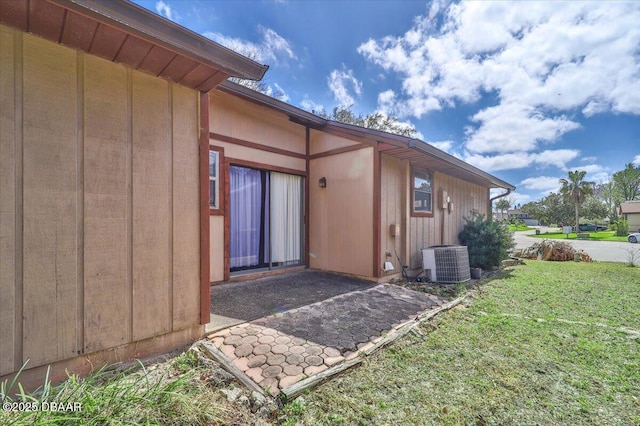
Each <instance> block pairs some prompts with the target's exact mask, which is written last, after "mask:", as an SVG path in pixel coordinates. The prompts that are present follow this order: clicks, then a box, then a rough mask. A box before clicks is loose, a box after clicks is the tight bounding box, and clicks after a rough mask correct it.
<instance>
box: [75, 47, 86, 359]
mask: <svg viewBox="0 0 640 426" xmlns="http://www.w3.org/2000/svg"><path fill="white" fill-rule="evenodd" d="M76 58H77V59H76V62H77V74H76V75H77V86H76V97H77V100H76V108H77V112H76V117H77V130H76V137H77V144H76V163H77V165H76V173H77V175H76V185H77V188H76V209H77V210H76V250H77V254H76V256H77V260H76V273H77V278H76V281H77V284H76V310H77V318H76V353H77V354H78V355H80V354H81V353H83V352H84V54H83V53H81V52H77V53H76Z"/></svg>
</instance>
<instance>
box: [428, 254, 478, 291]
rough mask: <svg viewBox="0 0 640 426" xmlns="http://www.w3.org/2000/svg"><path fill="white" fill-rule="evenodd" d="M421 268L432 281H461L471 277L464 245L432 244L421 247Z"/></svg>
mask: <svg viewBox="0 0 640 426" xmlns="http://www.w3.org/2000/svg"><path fill="white" fill-rule="evenodd" d="M422 268H423V269H424V270H425V272H426V275H427V277H428V278H429V279H430V280H431V281H432V282H438V283H461V282H465V281H469V280H470V279H471V271H470V269H469V252H468V251H467V247H466V246H432V247H429V248H426V249H422Z"/></svg>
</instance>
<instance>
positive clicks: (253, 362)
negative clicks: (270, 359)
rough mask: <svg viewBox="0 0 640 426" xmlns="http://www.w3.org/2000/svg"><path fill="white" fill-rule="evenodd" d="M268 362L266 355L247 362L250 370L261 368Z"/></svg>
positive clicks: (257, 356)
mask: <svg viewBox="0 0 640 426" xmlns="http://www.w3.org/2000/svg"><path fill="white" fill-rule="evenodd" d="M266 362H267V357H266V356H264V355H256V356H254V357H253V358H251V359H250V360H249V362H247V366H248V367H249V368H255V367H260V366H261V365H263V364H264V363H266Z"/></svg>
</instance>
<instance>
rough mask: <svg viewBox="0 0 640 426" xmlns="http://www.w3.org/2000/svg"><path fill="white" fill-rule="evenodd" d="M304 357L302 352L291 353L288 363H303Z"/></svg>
mask: <svg viewBox="0 0 640 426" xmlns="http://www.w3.org/2000/svg"><path fill="white" fill-rule="evenodd" d="M302 362H304V357H303V356H302V355H300V354H291V355H289V356H288V357H287V363H288V364H292V365H298V364H302Z"/></svg>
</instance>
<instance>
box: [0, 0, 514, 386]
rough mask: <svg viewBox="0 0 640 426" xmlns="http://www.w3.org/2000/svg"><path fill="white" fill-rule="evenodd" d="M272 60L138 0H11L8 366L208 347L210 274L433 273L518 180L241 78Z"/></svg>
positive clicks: (95, 362)
mask: <svg viewBox="0 0 640 426" xmlns="http://www.w3.org/2000/svg"><path fill="white" fill-rule="evenodd" d="M266 68H267V67H266V66H263V65H260V64H257V63H255V62H254V61H252V60H249V59H247V58H245V57H243V56H241V55H239V54H236V53H234V52H232V51H230V50H228V49H226V48H224V47H222V46H220V45H218V44H216V43H214V42H212V41H211V40H208V39H206V38H204V37H201V36H199V35H197V34H195V33H193V32H191V31H189V30H187V29H185V28H183V27H181V26H179V25H176V24H175V23H173V22H171V21H168V20H166V19H164V18H162V17H160V16H158V15H156V14H154V13H151V12H149V11H147V10H145V9H143V8H141V7H139V6H137V5H135V4H133V3H130V2H122V1H108V2H106V1H105V2H103V1H98V0H74V1H68V0H48V1H44V0H15V1H9V2H3V3H2V7H0V124H1V126H0V148H1V151H0V154H1V155H0V188H1V191H0V215H1V222H0V249H1V253H2V256H0V381H2V380H4V379H7V378H10V377H11V375H12V374H14V373H15V372H16V371H18V370H19V369H20V368H21V366H22V365H23V364H24V363H25V362H26V361H28V364H27V368H26V370H25V371H23V373H22V376H21V379H22V380H23V382H25V383H31V384H34V383H36V382H37V381H38V380H42V379H43V378H44V374H45V371H46V369H47V366H48V365H51V366H52V375H51V379H52V380H53V381H57V380H61V379H64V378H65V377H66V371H72V372H76V373H80V374H83V373H86V372H88V371H90V370H91V369H92V368H94V367H97V366H100V365H103V364H105V363H112V362H116V361H122V360H130V359H133V358H139V357H143V356H147V355H150V354H153V353H159V352H163V351H167V350H170V349H174V348H176V347H180V346H183V345H184V344H186V343H188V342H192V341H194V340H196V339H198V338H200V337H202V336H203V334H204V333H205V327H204V326H205V324H207V323H208V322H209V321H210V285H211V283H220V282H226V281H229V280H232V279H236V280H237V279H249V278H254V277H256V276H259V275H265V274H273V273H282V272H286V271H290V270H295V269H300V268H314V269H321V270H326V271H334V272H339V273H344V274H350V275H355V276H359V277H363V278H366V279H369V280H372V281H385V280H388V279H389V278H391V277H395V276H398V275H400V272H401V264H405V265H409V267H410V268H412V269H419V268H420V267H421V256H420V250H421V249H422V248H424V247H429V246H431V245H441V244H457V243H458V233H459V232H460V230H461V229H462V227H463V224H464V217H465V216H468V215H469V214H470V212H471V211H472V210H477V211H479V212H481V213H483V214H490V211H491V210H490V209H491V200H490V190H491V189H492V188H502V189H504V190H505V191H504V192H503V194H506V193H508V192H509V191H511V190H513V189H515V188H514V186H513V185H511V184H509V183H507V182H504V181H502V180H500V179H498V178H496V177H495V176H492V175H490V174H488V173H486V172H484V171H482V170H480V169H478V168H476V167H474V166H471V165H469V164H467V163H465V162H464V161H462V160H460V159H458V158H456V157H453V156H451V155H449V154H447V153H445V152H442V151H440V150H438V149H436V148H435V147H433V146H431V145H429V144H427V143H425V142H423V141H420V140H416V139H411V138H406V137H402V136H397V135H392V134H388V133H384V132H380V131H375V130H370V129H363V128H359V127H356V126H352V125H347V124H342V123H338V122H333V121H329V120H325V119H323V118H320V117H318V116H316V115H313V114H310V113H308V112H306V111H303V110H301V109H299V108H296V107H293V106H291V105H289V104H286V103H284V102H280V101H278V100H275V99H273V98H270V97H268V96H265V95H263V94H260V93H257V92H254V91H252V90H249V89H247V88H246V87H243V86H240V85H237V84H234V83H230V82H227V81H226V80H227V78H228V77H229V76H236V77H240V78H244V79H254V80H259V79H261V78H262V76H263V74H264V72H265V71H266ZM398 257H400V259H402V261H401V262H400V261H398V259H397V258H398ZM387 262H390V263H391V264H392V265H393V267H394V269H393V270H391V268H388V267H387V268H385V267H384V265H385V263H387ZM387 266H388V265H387Z"/></svg>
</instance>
